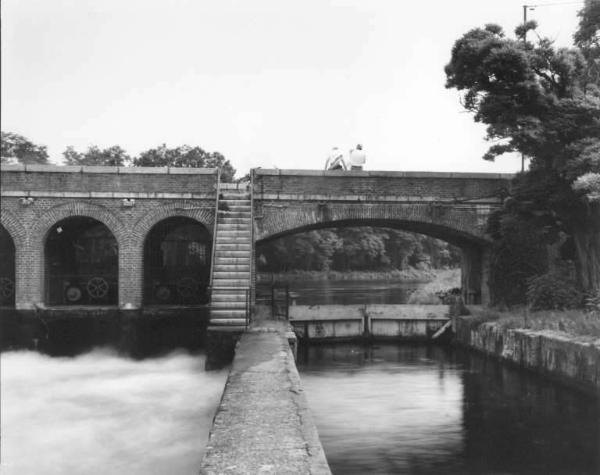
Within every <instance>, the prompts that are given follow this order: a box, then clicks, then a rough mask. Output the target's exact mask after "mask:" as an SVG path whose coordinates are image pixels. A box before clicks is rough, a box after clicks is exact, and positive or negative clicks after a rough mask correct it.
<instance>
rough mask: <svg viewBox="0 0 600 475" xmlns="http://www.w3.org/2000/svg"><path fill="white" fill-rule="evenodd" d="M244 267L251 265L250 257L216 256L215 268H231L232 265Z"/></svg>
mask: <svg viewBox="0 0 600 475" xmlns="http://www.w3.org/2000/svg"><path fill="white" fill-rule="evenodd" d="M235 264H238V265H242V266H249V265H250V256H247V257H246V256H245V257H223V256H218V257H217V256H215V266H218V265H224V266H231V265H235Z"/></svg>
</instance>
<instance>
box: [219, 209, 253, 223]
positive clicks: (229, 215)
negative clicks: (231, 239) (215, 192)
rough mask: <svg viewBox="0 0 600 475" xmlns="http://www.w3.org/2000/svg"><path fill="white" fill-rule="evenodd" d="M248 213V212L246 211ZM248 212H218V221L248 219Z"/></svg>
mask: <svg viewBox="0 0 600 475" xmlns="http://www.w3.org/2000/svg"><path fill="white" fill-rule="evenodd" d="M248 211H249V210H248ZM248 211H237V210H236V211H232V210H222V209H220V210H218V214H217V215H218V219H219V221H220V220H221V219H223V218H244V219H250V213H249V212H248Z"/></svg>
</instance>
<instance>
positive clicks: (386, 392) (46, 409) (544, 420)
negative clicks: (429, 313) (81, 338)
mask: <svg viewBox="0 0 600 475" xmlns="http://www.w3.org/2000/svg"><path fill="white" fill-rule="evenodd" d="M417 285H418V284H414V283H411V284H394V285H392V286H391V288H390V286H389V285H388V286H387V287H386V286H385V285H384V284H383V283H378V282H375V283H373V282H364V281H356V282H350V283H349V282H347V281H343V282H325V283H324V282H318V283H302V284H299V285H297V284H294V286H293V287H292V290H293V291H295V292H297V294H298V297H297V298H298V301H299V302H298V304H303V303H306V302H308V303H312V304H325V303H329V304H333V303H400V302H398V299H399V300H402V301H404V299H405V298H406V295H408V294H409V293H410V291H411V290H412V289H413V288H415V287H416V286H417ZM399 294H401V296H399ZM0 364H1V376H2V385H1V387H0V390H1V391H2V393H1V396H2V397H1V412H2V414H1V415H2V419H1V420H2V447H1V448H2V454H1V455H2V473H3V474H5V473H6V474H19V475H20V474H28V473H40V472H43V473H48V474H51V475H52V474H70V473H86V474H96V473H98V474H100V473H102V474H104V473H115V474H163V473H169V474H173V475H178V474H182V475H183V474H188V473H196V472H197V469H198V467H199V464H200V460H201V458H202V453H203V449H204V446H205V444H206V441H207V436H208V430H209V428H210V425H211V421H212V417H213V415H214V411H215V409H216V407H217V404H218V402H219V399H220V396H221V393H222V391H223V387H224V384H225V380H226V377H227V372H226V371H221V372H211V373H206V372H205V371H204V356H203V355H202V354H200V355H191V354H188V353H183V352H181V353H177V352H176V353H172V354H169V355H167V356H162V357H156V358H147V359H144V360H141V361H136V360H131V359H128V358H123V357H121V356H118V355H117V354H115V353H114V352H111V351H110V350H105V349H97V350H94V351H92V352H90V353H86V354H83V355H79V356H76V357H73V358H56V357H54V358H53V357H49V356H44V355H40V354H37V353H33V352H25V351H23V352H20V351H10V352H4V353H2V357H1V359H0ZM298 367H299V370H300V373H301V379H302V383H303V385H304V388H305V391H306V395H307V398H308V402H309V405H310V407H311V410H312V411H313V416H314V420H315V421H316V423H317V428H318V430H319V434H320V436H321V441H322V443H323V446H324V449H325V452H326V455H327V458H328V461H329V463H330V465H331V468H332V470H333V472H334V474H344V475H345V474H365V473H369V474H391V473H415V474H434V473H444V474H480V473H489V474H491V473H495V474H497V473H502V474H508V473H514V474H517V473H518V474H523V473H531V474H553V473H556V474H559V473H560V474H595V473H600V402H599V400H598V398H597V397H593V396H590V395H585V394H583V393H580V392H578V391H574V390H572V389H568V388H566V387H564V386H561V385H558V384H556V383H553V382H550V381H547V380H545V379H543V378H541V377H539V376H537V375H534V374H532V373H529V372H525V371H521V370H517V369H515V368H512V367H508V366H506V365H501V364H499V363H497V362H494V361H492V360H489V359H485V358H483V357H480V356H478V355H475V354H472V353H469V352H466V351H461V350H459V349H456V348H451V347H435V346H425V345H408V344H402V345H399V344H378V345H374V346H361V345H358V344H335V345H318V346H312V347H308V348H304V349H303V351H301V352H300V355H299V361H298Z"/></svg>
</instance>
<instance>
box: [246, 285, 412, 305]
mask: <svg viewBox="0 0 600 475" xmlns="http://www.w3.org/2000/svg"><path fill="white" fill-rule="evenodd" d="M421 285H424V284H423V283H420V282H398V281H388V280H382V281H372V280H322V281H321V280H320V281H306V282H304V281H300V282H292V283H290V284H289V288H290V292H292V293H293V294H295V301H296V304H297V305H352V304H390V305H391V304H402V303H406V302H407V301H408V298H409V297H410V294H411V293H412V292H414V291H415V290H416V289H417V288H418V287H419V286H421ZM256 291H257V294H258V296H259V297H260V296H269V298H270V295H271V284H258V285H257V290H256Z"/></svg>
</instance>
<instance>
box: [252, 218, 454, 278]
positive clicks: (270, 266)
mask: <svg viewBox="0 0 600 475" xmlns="http://www.w3.org/2000/svg"><path fill="white" fill-rule="evenodd" d="M256 256H257V259H256V262H257V271H258V272H271V273H288V272H292V273H296V272H298V271H305V272H310V271H316V272H317V274H315V275H320V274H318V273H323V274H325V275H329V274H331V275H341V274H332V271H336V272H338V273H348V272H354V271H360V272H365V273H375V274H380V275H381V277H382V278H384V279H386V278H401V279H405V277H402V276H403V275H404V274H406V275H408V278H411V277H410V276H411V275H415V274H416V275H417V277H418V278H420V277H419V276H418V271H423V272H425V274H426V272H427V271H429V270H430V269H439V268H447V267H456V266H458V265H459V264H460V250H458V249H457V248H455V247H454V246H451V245H449V244H448V243H447V242H444V241H440V240H439V239H435V238H433V237H430V236H424V235H422V234H415V233H411V232H405V231H400V230H398V229H391V228H379V227H371V226H358V227H340V228H328V229H320V230H313V231H308V232H302V233H296V234H293V235H289V236H283V237H281V238H278V239H275V240H272V241H268V242H264V243H259V244H258V245H257V248H256ZM305 275H307V276H310V275H311V274H305ZM357 275H358V274H357ZM365 276H366V274H365ZM358 278H362V277H358ZM366 278H370V277H366ZM431 278H432V277H431V276H430V277H429V278H427V279H426V280H429V279H431Z"/></svg>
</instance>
